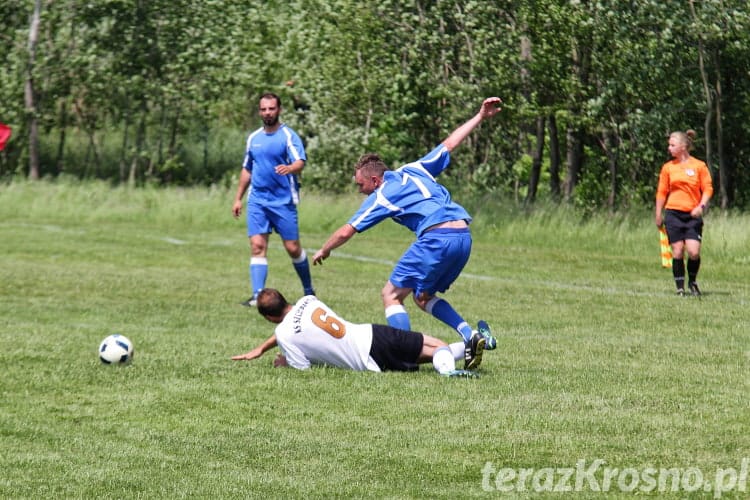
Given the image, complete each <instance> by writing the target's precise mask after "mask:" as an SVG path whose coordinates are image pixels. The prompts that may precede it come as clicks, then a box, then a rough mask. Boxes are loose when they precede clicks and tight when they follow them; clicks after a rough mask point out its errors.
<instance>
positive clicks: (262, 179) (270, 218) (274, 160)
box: [232, 93, 315, 306]
mask: <svg viewBox="0 0 750 500" xmlns="http://www.w3.org/2000/svg"><path fill="white" fill-rule="evenodd" d="M280 113H281V99H280V98H279V96H277V95H276V94H271V93H268V94H263V95H262V96H261V98H260V103H259V114H260V117H261V119H262V120H263V127H261V128H259V129H258V130H256V131H254V132H252V133H251V134H250V135H249V136H248V138H247V145H246V148H245V160H244V162H243V164H242V172H241V174H240V181H239V185H238V187H237V194H236V195H235V198H234V204H233V205H232V214H233V215H234V216H235V218H236V217H239V216H240V214H241V213H242V205H243V201H242V197H243V196H244V195H245V192H246V191H247V235H248V238H249V239H250V248H251V256H250V268H249V273H248V274H249V277H250V288H251V290H252V292H253V295H252V296H251V297H250V298H249V299H247V300H246V301H244V302H242V305H245V306H253V305H254V304H255V295H256V294H257V293H258V291H260V290H262V289H263V288H265V286H266V278H267V276H268V259H267V253H268V236H269V235H270V234H271V231H276V232H277V233H279V236H281V240H282V241H283V243H284V248H285V249H286V251H287V253H288V254H289V257H290V258H291V259H292V264H293V265H294V269H295V270H296V271H297V275H298V276H299V278H300V281H301V282H302V288H303V291H304V293H305V294H314V293H315V292H314V290H313V286H312V277H311V276H310V264H309V262H308V260H307V254H306V253H305V250H304V248H302V245H301V244H300V240H299V227H298V224H297V204H298V203H299V178H298V175H299V173H300V172H301V171H302V169H303V168H304V167H305V162H306V161H307V157H306V156H305V147H304V145H303V144H302V140H301V139H300V138H299V136H298V135H297V133H296V132H294V130H292V129H291V128H289V127H288V126H287V125H285V124H283V123H281V122H280V121H279V114H280ZM248 187H249V188H250V189H249V190H248Z"/></svg>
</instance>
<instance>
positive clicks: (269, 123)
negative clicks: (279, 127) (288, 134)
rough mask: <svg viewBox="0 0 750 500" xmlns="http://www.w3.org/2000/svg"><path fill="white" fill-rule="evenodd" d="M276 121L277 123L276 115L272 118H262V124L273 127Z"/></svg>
mask: <svg viewBox="0 0 750 500" xmlns="http://www.w3.org/2000/svg"><path fill="white" fill-rule="evenodd" d="M277 123H279V117H278V116H274V117H273V118H263V125H265V126H266V127H273V126H274V125H276V124H277Z"/></svg>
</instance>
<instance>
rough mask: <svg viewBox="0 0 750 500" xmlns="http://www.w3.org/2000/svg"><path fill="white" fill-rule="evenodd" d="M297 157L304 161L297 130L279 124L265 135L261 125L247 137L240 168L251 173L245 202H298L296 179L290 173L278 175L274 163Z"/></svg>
mask: <svg viewBox="0 0 750 500" xmlns="http://www.w3.org/2000/svg"><path fill="white" fill-rule="evenodd" d="M297 160H307V157H306V156H305V147H304V145H303V144H302V140H301V139H300V138H299V136H298V135H297V133H296V132H295V131H294V130H292V129H291V128H289V127H287V126H286V125H284V124H282V125H281V126H280V127H279V129H278V130H277V131H276V132H274V133H272V134H267V133H265V132H264V130H263V128H262V127H261V128H259V129H258V130H256V131H255V132H253V133H251V134H250V135H249V136H248V138H247V145H246V148H245V161H244V162H243V163H242V168H244V169H245V170H247V171H248V172H250V173H251V174H252V181H251V184H250V189H249V190H248V193H247V201H248V203H250V202H251V201H252V202H255V203H261V204H263V205H288V204H294V205H296V204H297V203H299V179H298V178H297V176H296V175H294V174H288V175H279V174H277V173H276V171H275V169H276V167H277V166H278V165H289V164H290V163H293V162H295V161H297Z"/></svg>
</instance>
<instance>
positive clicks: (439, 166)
mask: <svg viewBox="0 0 750 500" xmlns="http://www.w3.org/2000/svg"><path fill="white" fill-rule="evenodd" d="M450 162H451V154H450V151H448V148H446V147H445V146H443V145H442V144H439V145H438V146H436V147H435V149H433V150H432V151H430V152H429V153H427V154H426V155H424V156H423V157H422V158H420V159H419V160H417V161H416V163H419V164H421V165H422V166H423V167H424V168H425V169H426V170H427V171H428V172H429V173H430V174H432V176H433V177H437V176H438V175H440V173H441V172H442V171H443V170H445V169H446V168H448V165H449V164H450Z"/></svg>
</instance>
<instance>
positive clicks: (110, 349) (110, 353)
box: [99, 333, 133, 365]
mask: <svg viewBox="0 0 750 500" xmlns="http://www.w3.org/2000/svg"><path fill="white" fill-rule="evenodd" d="M99 359H100V360H101V361H102V363H104V364H107V365H126V364H128V363H130V361H132V359H133V343H132V342H131V341H130V340H129V339H128V338H127V337H125V336H124V335H120V334H119V333H115V334H112V335H110V336H109V337H107V338H106V339H104V340H102V343H101V344H99Z"/></svg>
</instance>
